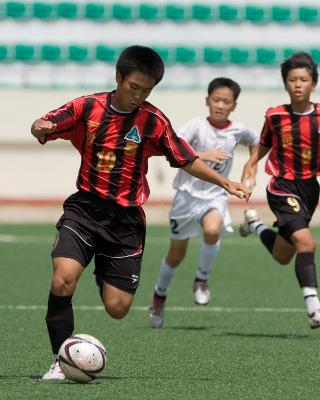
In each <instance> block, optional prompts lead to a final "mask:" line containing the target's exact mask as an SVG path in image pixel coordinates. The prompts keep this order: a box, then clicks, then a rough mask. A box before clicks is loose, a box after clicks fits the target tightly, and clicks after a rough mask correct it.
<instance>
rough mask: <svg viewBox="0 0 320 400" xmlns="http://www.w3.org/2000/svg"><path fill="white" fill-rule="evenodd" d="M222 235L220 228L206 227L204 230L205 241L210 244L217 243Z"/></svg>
mask: <svg viewBox="0 0 320 400" xmlns="http://www.w3.org/2000/svg"><path fill="white" fill-rule="evenodd" d="M219 237H220V231H219V230H218V229H215V228H212V229H206V230H205V231H204V232H203V238H204V241H205V242H206V243H208V244H216V243H217V241H218V240H219Z"/></svg>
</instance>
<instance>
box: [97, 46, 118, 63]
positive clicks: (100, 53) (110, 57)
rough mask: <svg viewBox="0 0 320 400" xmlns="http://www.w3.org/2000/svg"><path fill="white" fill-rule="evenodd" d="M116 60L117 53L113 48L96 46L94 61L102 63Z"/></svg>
mask: <svg viewBox="0 0 320 400" xmlns="http://www.w3.org/2000/svg"><path fill="white" fill-rule="evenodd" d="M117 58H118V51H117V49H116V48H115V47H111V46H107V45H105V44H99V45H97V46H96V60H98V61H103V62H111V63H113V62H115V61H116V60H117Z"/></svg>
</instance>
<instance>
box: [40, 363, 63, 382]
mask: <svg viewBox="0 0 320 400" xmlns="http://www.w3.org/2000/svg"><path fill="white" fill-rule="evenodd" d="M42 379H43V380H44V381H50V380H56V381H62V380H64V379H66V377H65V375H64V373H63V372H62V371H61V369H60V365H59V362H58V360H56V361H55V362H54V363H53V364H52V365H51V366H50V368H49V371H48V372H47V373H45V374H44V375H43V377H42Z"/></svg>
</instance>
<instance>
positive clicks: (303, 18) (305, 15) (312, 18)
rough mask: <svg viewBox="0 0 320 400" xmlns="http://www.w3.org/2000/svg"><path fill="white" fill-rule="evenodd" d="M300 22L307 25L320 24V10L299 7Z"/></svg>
mask: <svg viewBox="0 0 320 400" xmlns="http://www.w3.org/2000/svg"><path fill="white" fill-rule="evenodd" d="M298 20H299V21H300V22H303V23H305V24H318V23H319V22H320V8H319V7H316V6H301V7H299V8H298Z"/></svg>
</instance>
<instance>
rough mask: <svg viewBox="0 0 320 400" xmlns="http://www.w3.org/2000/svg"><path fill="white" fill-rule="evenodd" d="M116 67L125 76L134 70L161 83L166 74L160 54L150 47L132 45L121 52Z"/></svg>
mask: <svg viewBox="0 0 320 400" xmlns="http://www.w3.org/2000/svg"><path fill="white" fill-rule="evenodd" d="M116 69H117V71H118V72H119V73H120V75H121V76H122V78H125V77H126V76H127V75H129V74H131V73H132V72H136V71H137V72H141V73H142V74H145V75H148V76H151V77H152V78H154V79H155V81H156V84H157V83H159V82H160V81H161V79H162V77H163V74H164V64H163V61H162V58H161V57H160V56H159V54H158V53H157V52H156V51H154V50H152V49H151V48H150V47H145V46H137V45H136V46H130V47H127V48H126V49H125V50H123V51H122V53H121V54H120V56H119V58H118V61H117V64H116Z"/></svg>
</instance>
